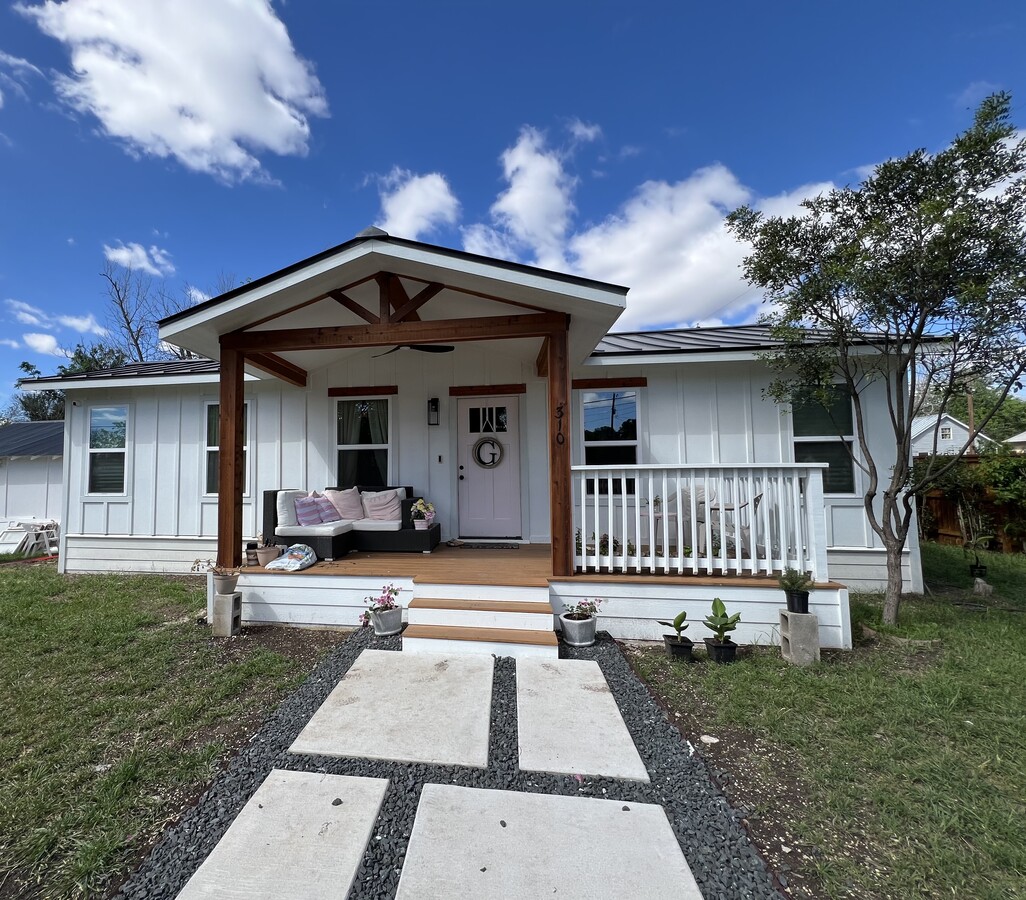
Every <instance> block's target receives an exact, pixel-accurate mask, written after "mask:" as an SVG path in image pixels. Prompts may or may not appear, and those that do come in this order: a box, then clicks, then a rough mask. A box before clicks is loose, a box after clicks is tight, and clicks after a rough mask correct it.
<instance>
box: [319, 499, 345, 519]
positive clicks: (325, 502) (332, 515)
mask: <svg viewBox="0 0 1026 900" xmlns="http://www.w3.org/2000/svg"><path fill="white" fill-rule="evenodd" d="M316 502H317V511H318V512H319V513H320V514H321V521H322V522H323V523H324V524H325V525H327V524H328V523H329V522H341V521H342V516H340V515H339V513H338V510H337V509H335V504H334V503H332V502H331V500H329V499H328V498H327V497H325V496H324V495H323V494H322V495H320V496H319V497H317V498H316Z"/></svg>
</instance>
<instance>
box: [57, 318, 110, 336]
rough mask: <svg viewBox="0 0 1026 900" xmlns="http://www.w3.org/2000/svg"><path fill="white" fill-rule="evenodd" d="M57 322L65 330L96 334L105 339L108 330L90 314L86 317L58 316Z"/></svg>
mask: <svg viewBox="0 0 1026 900" xmlns="http://www.w3.org/2000/svg"><path fill="white" fill-rule="evenodd" d="M57 321H58V322H59V323H60V324H61V325H63V326H64V327H65V328H71V329H73V330H75V331H77V332H79V333H80V334H95V335H98V336H99V337H103V336H104V335H106V334H107V329H106V328H104V327H103V326H102V325H101V324H100V323H99V322H97V321H96V316H94V315H93V314H92V313H89V314H88V315H85V316H57Z"/></svg>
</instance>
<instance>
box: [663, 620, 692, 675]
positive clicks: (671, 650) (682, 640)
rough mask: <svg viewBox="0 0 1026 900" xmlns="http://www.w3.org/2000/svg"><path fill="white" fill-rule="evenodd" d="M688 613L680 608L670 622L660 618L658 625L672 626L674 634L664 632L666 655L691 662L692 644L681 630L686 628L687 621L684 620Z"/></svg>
mask: <svg viewBox="0 0 1026 900" xmlns="http://www.w3.org/2000/svg"><path fill="white" fill-rule="evenodd" d="M687 617H688V614H687V612H686V611H685V610H681V611H680V612H679V613H677V615H676V616H675V617H674V620H673V621H672V622H663V621H661V620H660V622H659V624H660V625H665V626H666V627H667V628H672V629H673V630H674V631H675V632H677V634H676V635H672V634H664V635H663V643H664V644H665V645H666V655H667V656H669V657H670V659H683V660H684V661H685V662H691V649H692V647H694V644H693V643H692V642H691V639H690V638H686V637H684V635H683V632H684V631H685V630H687V627H688V626H687V623H686V622H685V621H684V620H685V619H687Z"/></svg>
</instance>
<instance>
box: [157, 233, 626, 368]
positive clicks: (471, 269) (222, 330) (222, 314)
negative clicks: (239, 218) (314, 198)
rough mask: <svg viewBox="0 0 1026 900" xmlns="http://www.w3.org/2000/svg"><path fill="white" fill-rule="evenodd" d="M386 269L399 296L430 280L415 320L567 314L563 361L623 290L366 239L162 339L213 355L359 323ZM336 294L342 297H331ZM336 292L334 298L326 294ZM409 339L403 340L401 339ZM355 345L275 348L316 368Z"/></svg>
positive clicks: (251, 289) (183, 323)
mask: <svg viewBox="0 0 1026 900" xmlns="http://www.w3.org/2000/svg"><path fill="white" fill-rule="evenodd" d="M380 273H391V274H394V275H396V276H398V277H399V282H400V284H401V285H402V287H403V290H404V292H405V294H406V296H407V297H410V298H413V297H415V296H416V295H417V294H418V293H419V292H420V291H422V290H424V289H425V288H428V286H430V285H436V286H438V287H435V288H433V289H432V291H433V295H432V296H431V298H430V299H429V300H428V301H427V302H426V303H424V305H422V306H420V307H418V308H417V309H416V317H417V318H419V319H420V320H421V321H425V322H428V321H442V320H458V319H466V318H481V317H492V316H518V315H530V314H532V313H538V312H559V313H566V314H568V315H569V316H570V332H569V349H570V358H571V362H581V361H583V360H584V359H585V358H587V356H588V354H590V353H591V351H592V350H593V349H594V348H595V345H596V344H597V343H598V342H599V340H601V339H602V337H603V336H604V335H605V334H606V332H607V331H608V330H609V327H610V326H611V325H612V324H613V322H615V321H616V319H617V318H618V316H619V315H620V313H621V312H622V311H623V308H624V302H625V295H626V289H625V288H620V287H617V286H615V285H608V284H602V283H600V282H594V281H588V280H585V279H578V278H573V277H571V276H566V275H562V274H560V273H555V272H548V271H545V270H542V269H534V268H530V267H527V266H518V265H514V264H510V263H505V262H503V261H500V260H491V259H487V258H485V257H479V256H473V255H471V254H466V253H459V252H457V251H451V250H445V249H443V248H439V247H433V246H431V245H428V244H418V243H415V242H412V241H403V240H399V239H396V238H390V237H389V236H388V235H384V234H381V235H372V236H368V237H363V238H356V239H354V240H353V241H350V242H349V243H347V244H343V245H341V246H340V247H338V248H335V249H334V250H333V251H328V252H327V253H325V254H321V255H320V256H318V257H313V258H312V259H310V260H306V261H304V262H303V263H297V264H296V265H295V266H292V267H289V268H288V269H284V270H282V271H280V272H277V273H274V274H272V275H269V276H267V277H266V278H262V279H260V280H258V281H256V282H253V283H251V284H250V285H245V286H243V287H242V288H239V289H237V290H234V291H231V292H229V293H227V294H224V295H222V296H221V297H219V298H215V299H214V300H211V301H209V302H207V303H204V304H201V305H199V306H197V307H194V308H193V309H191V310H187V311H185V312H183V313H180V314H178V315H176V316H172V317H170V318H168V319H165V320H164V321H163V322H162V323H161V328H160V336H161V339H162V340H165V341H168V342H170V343H173V344H177V345H179V346H182V347H185V348H187V349H189V350H192V351H194V352H196V353H200V354H203V355H205V356H209V357H211V358H214V359H219V358H220V337H221V335H224V334H228V333H230V332H235V331H241V330H247V331H260V332H267V331H272V332H273V331H279V330H287V329H294V328H324V327H343V326H355V325H366V324H367V321H368V320H367V319H366V317H365V316H363V315H362V314H361V313H360V312H359V310H356V311H354V309H353V307H354V306H357V307H360V308H362V309H364V310H366V311H367V312H369V313H371V314H372V315H373V314H376V313H377V312H378V309H379V286H378V284H377V282H376V280H375V276H377V275H379V274H380ZM339 291H342V292H344V298H345V301H344V300H342V299H337V298H338V292H339ZM329 293H335V297H331V296H328V294H329ZM401 342H402V343H408V341H405V340H403V341H401ZM353 352H357V351H354V350H331V351H328V350H324V349H319V350H292V351H289V352H287V353H283V354H281V355H282V356H284V357H285V358H286V359H288V360H289V361H291V362H293V363H295V364H296V365H298V366H300V367H302V368H304V369H307V370H311V369H317V368H320V367H322V366H323V365H326V364H327V363H328V362H330V361H333V360H337V359H339V358H340V355H344V354H347V353H353Z"/></svg>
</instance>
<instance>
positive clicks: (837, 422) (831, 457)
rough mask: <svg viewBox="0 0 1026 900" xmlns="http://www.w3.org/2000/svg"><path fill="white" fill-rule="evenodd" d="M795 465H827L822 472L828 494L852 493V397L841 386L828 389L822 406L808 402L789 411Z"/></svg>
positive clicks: (853, 470) (812, 400)
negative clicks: (818, 463)
mask: <svg viewBox="0 0 1026 900" xmlns="http://www.w3.org/2000/svg"><path fill="white" fill-rule="evenodd" d="M791 418H792V420H793V425H794V461H795V462H797V463H805V462H821V463H828V464H829V468H828V469H825V470H824V471H823V491H824V492H825V493H827V494H854V493H855V461H854V459H853V457H852V448H853V447H854V443H855V437H854V435H855V426H854V416H853V415H852V407H851V397H850V396H849V395H848V392H847V391H846V390H844V388H842V387H841V386H840V385H833V386H831V388H830V390H829V391H828V396H827V397H826V400H825V403H822V402H820V401H819V400H816V399H813V398H809V399H808V400H805V401H797V400H796V401H795V403H794V404H793V406H792V408H791Z"/></svg>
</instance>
